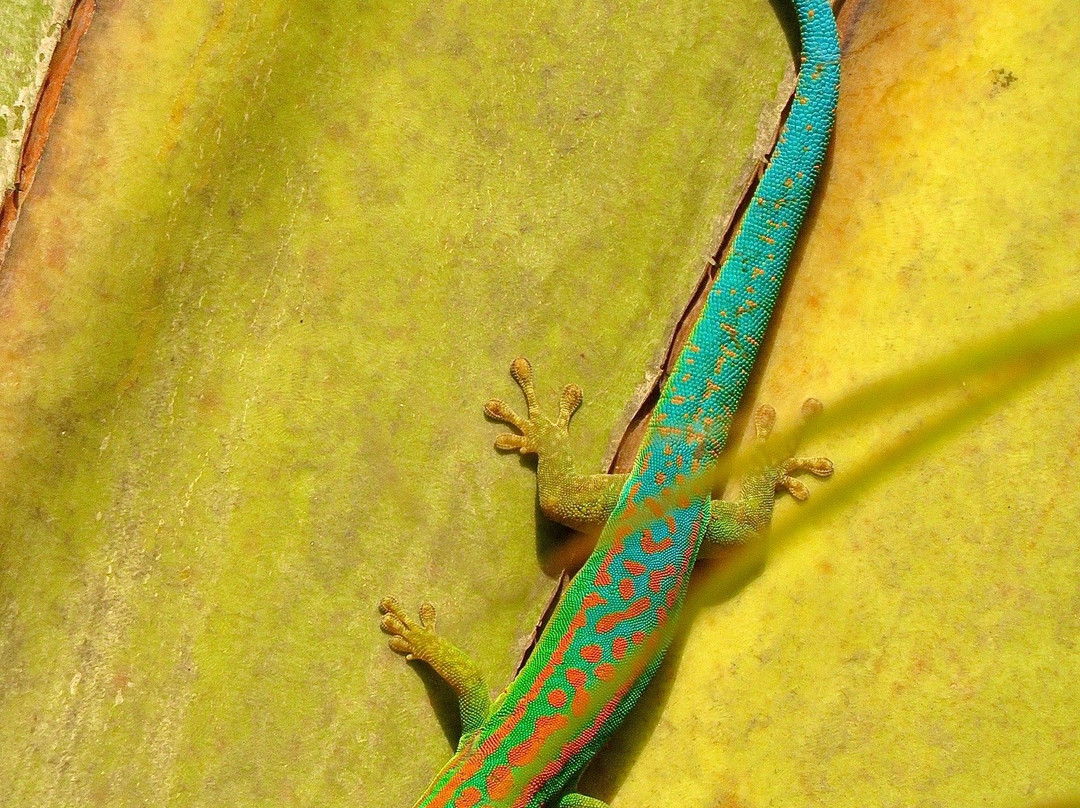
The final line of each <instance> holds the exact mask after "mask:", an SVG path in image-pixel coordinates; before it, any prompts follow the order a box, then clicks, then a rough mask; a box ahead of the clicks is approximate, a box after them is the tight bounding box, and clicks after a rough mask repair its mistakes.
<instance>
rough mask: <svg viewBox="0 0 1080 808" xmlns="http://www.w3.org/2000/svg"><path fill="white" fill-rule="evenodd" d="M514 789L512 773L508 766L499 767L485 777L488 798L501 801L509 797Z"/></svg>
mask: <svg viewBox="0 0 1080 808" xmlns="http://www.w3.org/2000/svg"><path fill="white" fill-rule="evenodd" d="M513 788H514V773H513V771H511V769H510V767H509V766H506V765H499V766H496V767H495V768H494V769H492V770H491V774H489V775H488V777H487V791H488V797H490V798H491V799H493V800H501V799H504V798H506V797H508V796H510V792H511V791H512V790H513Z"/></svg>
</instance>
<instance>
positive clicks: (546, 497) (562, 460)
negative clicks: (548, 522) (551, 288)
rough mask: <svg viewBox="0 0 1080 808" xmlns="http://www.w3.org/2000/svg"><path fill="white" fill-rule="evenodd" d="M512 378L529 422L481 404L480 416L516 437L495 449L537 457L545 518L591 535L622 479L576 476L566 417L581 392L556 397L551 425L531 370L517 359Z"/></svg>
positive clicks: (502, 407)
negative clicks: (507, 428) (510, 429)
mask: <svg viewBox="0 0 1080 808" xmlns="http://www.w3.org/2000/svg"><path fill="white" fill-rule="evenodd" d="M510 375H511V376H513V377H514V381H516V382H517V383H518V387H520V388H521V392H522V393H524V394H525V406H526V407H527V408H528V417H527V418H522V417H521V416H520V415H518V414H517V413H516V412H514V410H513V409H512V408H511V407H510V405H509V404H507V403H506V402H505V401H502V400H501V399H498V398H493V399H491V400H490V401H489V402H488V403H487V404H485V405H484V412H485V413H487V416H488V417H489V418H491V419H493V420H495V421H501V422H503V423H504V424H509V425H510V426H512V427H514V429H516V430H517V431H518V432H520V433H521V434H520V435H515V434H513V433H503V434H502V435H499V437H497V438H496V439H495V448H497V449H502V450H504V451H517V452H520V453H521V454H523V455H528V454H535V455H536V456H537V457H538V458H539V459H538V461H537V465H536V486H537V494H538V495H539V496H538V498H539V500H540V508H541V510H543V512H544V515H545V516H547V517H548V518H549V519H553V520H554V521H556V522H559V523H560V524H563V525H566V526H567V527H571V528H573V529H574V530H581V531H592V530H596V529H598V528H599V527H600V526H602V525H603V524H604V522H606V521H607V518H608V516H609V515H610V514H611V511H612V509H613V508H614V507H615V503H616V501H617V500H618V497H619V491H620V490H621V489H622V484H623V482H624V481H625V480H626V476H625V475H621V474H578V472H577V471H576V470H575V468H574V459H573V456H572V454H571V452H570V432H569V427H570V418H571V416H573V414H574V412H575V411H576V410H577V408H578V407H580V406H581V398H582V394H581V388H580V387H578V386H577V385H576V384H568V385H566V387H564V388H563V391H562V396H561V397H560V398H559V416H558V418H556V419H555V420H554V421H552V420H551V419H550V418H548V417H547V416H546V415H544V414H543V412H542V411H541V410H540V405H539V403H537V400H536V390H535V389H534V387H533V371H532V365H530V364H529V362H528V360H526V359H521V358H518V359H515V360H514V361H513V363H512V364H511V365H510Z"/></svg>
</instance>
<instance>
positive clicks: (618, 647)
mask: <svg viewBox="0 0 1080 808" xmlns="http://www.w3.org/2000/svg"><path fill="white" fill-rule="evenodd" d="M629 646H630V643H629V642H627V640H626V637H616V638H615V642H613V643H612V644H611V654H612V656H614V657H615V659H622V658H623V657H624V656H626V650H627V648H629Z"/></svg>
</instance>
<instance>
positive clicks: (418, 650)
mask: <svg viewBox="0 0 1080 808" xmlns="http://www.w3.org/2000/svg"><path fill="white" fill-rule="evenodd" d="M379 614H381V615H382V616H383V618H382V620H381V621H380V623H379V626H380V627H381V628H382V630H383V631H385V632H386V633H387V634H389V635H390V641H389V645H390V648H391V649H392V650H394V651H396V652H397V653H399V654H401V655H402V656H404V657H405V659H408V660H413V659H420V660H423V661H424V662H430V661H431V652H432V651H433V650H434V649H435V647H436V646H437V645H438V643H439V640H438V636H437V635H436V634H435V607H434V606H433V605H432V604H430V603H424V604H422V605H421V606H420V622H417V621H416V620H414V619H413V618H412V617H411V616H409V614H408V613H407V612H406V611H405V608H404V607H403V606H402V605H401V603H400V602H399V601H398V599H397V598H383V599H382V600H381V601H379Z"/></svg>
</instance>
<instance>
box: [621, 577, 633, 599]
mask: <svg viewBox="0 0 1080 808" xmlns="http://www.w3.org/2000/svg"><path fill="white" fill-rule="evenodd" d="M619 597H621V598H622V599H623V600H630V598H632V597H634V582H633V581H631V580H630V579H629V578H623V579H622V580H621V581H619Z"/></svg>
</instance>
